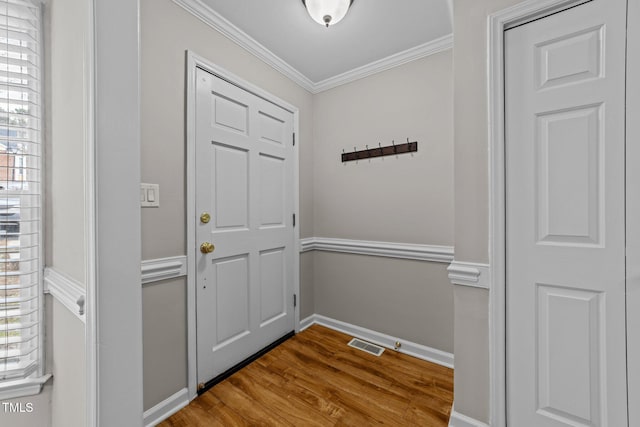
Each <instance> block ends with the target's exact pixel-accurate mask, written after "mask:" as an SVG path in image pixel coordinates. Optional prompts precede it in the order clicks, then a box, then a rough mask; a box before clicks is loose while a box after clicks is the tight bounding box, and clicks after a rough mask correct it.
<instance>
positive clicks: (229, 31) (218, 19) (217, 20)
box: [173, 0, 314, 92]
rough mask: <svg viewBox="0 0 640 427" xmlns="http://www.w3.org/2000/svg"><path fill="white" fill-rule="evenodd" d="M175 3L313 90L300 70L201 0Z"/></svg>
mask: <svg viewBox="0 0 640 427" xmlns="http://www.w3.org/2000/svg"><path fill="white" fill-rule="evenodd" d="M173 2H174V3H175V4H177V5H178V6H180V7H182V8H183V9H184V10H186V11H187V12H189V13H191V14H192V15H193V16H195V17H196V18H198V19H200V20H201V21H202V22H204V23H205V24H207V25H209V26H210V27H212V28H213V29H215V30H217V31H218V32H220V33H221V34H222V35H223V36H225V37H227V38H228V39H230V40H231V41H233V42H235V43H236V44H238V45H239V46H240V47H242V48H244V49H245V50H247V51H248V52H249V53H251V54H253V55H254V56H256V57H258V58H259V59H261V60H262V61H264V62H265V63H266V64H267V65H270V66H271V67H273V68H275V69H276V70H277V71H279V72H280V73H282V74H284V75H285V76H286V77H288V78H289V79H291V80H293V81H294V82H295V83H297V84H298V85H300V86H301V87H302V88H303V89H306V90H308V91H309V92H313V89H314V84H313V82H312V81H311V80H309V79H308V78H307V77H306V76H304V75H303V74H302V73H301V72H300V71H298V70H296V69H295V68H293V67H292V66H291V65H289V64H287V63H286V62H285V61H283V60H282V59H280V57H279V56H277V55H276V54H275V53H273V52H271V51H270V50H269V49H267V48H266V47H264V46H263V45H262V44H260V43H259V42H258V41H256V40H255V39H254V38H253V37H251V36H249V35H248V34H247V33H245V32H244V31H242V30H241V29H240V28H238V27H236V26H235V25H233V24H232V23H231V22H229V21H228V20H227V19H226V18H224V17H223V16H222V15H220V14H219V13H218V12H216V11H215V10H213V9H211V7H209V6H208V5H206V4H205V3H203V2H202V1H201V0H173Z"/></svg>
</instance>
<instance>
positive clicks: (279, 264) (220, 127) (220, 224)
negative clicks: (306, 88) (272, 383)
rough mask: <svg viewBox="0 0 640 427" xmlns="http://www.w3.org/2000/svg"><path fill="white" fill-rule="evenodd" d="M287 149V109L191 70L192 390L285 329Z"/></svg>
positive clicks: (289, 208)
mask: <svg viewBox="0 0 640 427" xmlns="http://www.w3.org/2000/svg"><path fill="white" fill-rule="evenodd" d="M292 143H293V114H292V113H291V112H289V111H286V110H284V109H282V108H280V107H279V106H277V105H274V104H272V103H271V102H268V101H266V100H264V99H263V98H260V97H258V96H255V95H253V94H251V93H249V92H247V91H245V90H243V89H241V88H239V87H237V86H234V85H233V84H230V83H228V82H226V81H225V80H222V79H220V78H218V77H216V76H214V75H212V74H210V73H208V72H206V71H203V70H201V69H197V74H196V214H197V218H194V219H193V220H195V221H196V223H197V225H196V237H197V244H198V247H197V248H194V250H195V251H196V260H197V264H196V268H197V284H196V286H197V290H196V298H197V303H196V309H197V320H196V321H197V342H198V382H199V383H206V382H208V381H209V380H211V379H212V378H215V377H216V376H218V375H219V374H221V373H224V372H225V371H226V370H228V369H230V368H232V367H234V366H235V365H237V364H238V363H240V362H242V361H243V360H244V359H246V358H248V357H250V356H252V355H253V354H255V353H256V352H258V351H260V350H261V349H263V348H264V347H266V346H268V345H269V344H271V343H273V342H274V341H277V340H278V339H279V338H281V337H283V336H284V335H286V334H287V333H289V332H291V331H293V330H294V305H293V304H294V301H293V292H294V291H293V256H294V232H293V212H294V205H293V203H294V201H293V191H294V187H293V184H294V183H293V179H294V175H293V174H294V171H293V147H292V145H293V144H292ZM204 213H206V214H209V216H210V219H209V221H208V222H207V221H206V219H204V220H203V218H202V217H201V215H202V214H204ZM205 242H209V243H212V244H213V245H214V246H215V249H214V250H213V252H211V253H202V251H201V250H200V247H199V246H200V245H201V244H203V243H205Z"/></svg>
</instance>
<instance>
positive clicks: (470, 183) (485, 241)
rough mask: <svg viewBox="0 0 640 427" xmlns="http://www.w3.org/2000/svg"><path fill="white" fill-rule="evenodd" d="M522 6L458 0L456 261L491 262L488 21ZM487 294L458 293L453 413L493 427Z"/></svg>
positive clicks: (499, 0)
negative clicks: (490, 412) (490, 403)
mask: <svg viewBox="0 0 640 427" xmlns="http://www.w3.org/2000/svg"><path fill="white" fill-rule="evenodd" d="M518 2H519V1H518V0H484V1H477V0H454V23H455V25H454V39H455V49H454V52H453V63H454V67H453V69H454V129H455V155H454V160H455V191H454V193H455V248H456V250H455V252H456V260H458V261H464V262H478V263H487V262H488V261H489V253H488V250H489V169H488V165H489V161H488V159H489V158H488V155H489V151H488V150H489V143H488V136H487V135H488V129H487V84H486V81H487V73H486V62H487V47H486V46H487V40H486V33H487V17H488V16H489V15H490V14H492V13H494V12H497V11H499V10H501V9H504V8H506V7H508V6H511V5H513V4H516V3H518ZM488 313H489V293H488V292H487V291H484V290H478V289H471V288H465V287H462V286H460V287H457V288H456V290H455V354H456V371H455V386H454V389H455V409H456V412H459V413H462V414H464V415H467V416H469V417H472V418H474V419H476V420H479V421H483V422H488V421H489V395H490V392H489V391H490V390H489V339H488V337H489V322H488Z"/></svg>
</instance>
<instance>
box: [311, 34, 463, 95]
mask: <svg viewBox="0 0 640 427" xmlns="http://www.w3.org/2000/svg"><path fill="white" fill-rule="evenodd" d="M452 47H453V34H448V35H446V36H443V37H440V38H438V39H435V40H431V41H429V42H427V43H423V44H421V45H418V46H415V47H412V48H410V49H407V50H404V51H402V52H398V53H395V54H393V55H390V56H387V57H386V58H382V59H379V60H377V61H374V62H371V63H369V64H366V65H363V66H361V67H358V68H354V69H353V70H350V71H347V72H345V73H342V74H338V75H337V76H334V77H330V78H328V79H325V80H322V81H320V82H317V83H314V85H313V93H320V92H324V91H325V90H329V89H333V88H334V87H338V86H342V85H344V84H347V83H351V82H353V81H356V80H360V79H363V78H365V77H368V76H370V75H372V74H376V73H380V72H382V71H386V70H389V69H391V68H394V67H398V66H400V65H403V64H406V63H408V62H411V61H415V60H418V59H421V58H425V57H427V56H430V55H434V54H436V53H439V52H442V51H444V50H447V49H451V48H452Z"/></svg>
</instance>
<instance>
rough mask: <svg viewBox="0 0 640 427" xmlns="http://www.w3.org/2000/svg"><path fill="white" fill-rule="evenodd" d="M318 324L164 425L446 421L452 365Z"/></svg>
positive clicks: (431, 425) (429, 426) (430, 426)
mask: <svg viewBox="0 0 640 427" xmlns="http://www.w3.org/2000/svg"><path fill="white" fill-rule="evenodd" d="M350 339H351V337H350V336H348V335H345V334H342V333H340V332H336V331H334V330H331V329H327V328H324V327H322V326H319V325H314V326H312V327H310V328H308V329H306V330H305V331H303V332H301V333H300V334H298V335H296V336H295V337H293V338H291V339H289V340H288V341H286V342H285V343H284V344H282V345H280V346H279V347H277V348H275V349H273V350H271V351H270V352H269V353H267V354H266V355H264V356H262V357H261V358H260V359H258V360H256V361H255V362H253V363H252V364H250V365H249V366H247V367H246V368H244V369H242V370H241V371H239V372H237V373H235V374H234V375H232V376H231V377H229V378H228V379H226V380H225V381H223V382H221V383H219V384H217V385H216V386H214V387H213V388H212V389H210V390H209V391H207V392H206V393H204V394H203V395H201V396H199V397H198V398H197V399H195V400H193V401H192V402H191V403H190V404H189V405H188V406H187V407H185V408H184V409H182V410H181V411H179V412H177V413H176V414H174V415H173V416H171V417H170V418H169V419H167V420H165V421H164V422H162V423H161V424H159V425H160V426H161V427H172V426H175V427H178V426H179V427H183V426H189V427H191V426H196V427H197V426H296V427H297V426H369V425H389V426H425V427H439V426H447V424H448V421H449V414H450V412H451V404H452V402H453V370H452V369H449V368H445V367H442V366H440V365H436V364H433V363H429V362H426V361H423V360H419V359H416V358H413V357H411V356H407V355H404V354H400V353H396V352H394V351H392V350H388V349H387V350H385V351H384V353H383V354H382V356H380V357H376V356H372V355H369V354H367V353H365V352H363V351H360V350H357V349H354V348H351V347H348V346H347V343H348V342H349V341H350Z"/></svg>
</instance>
